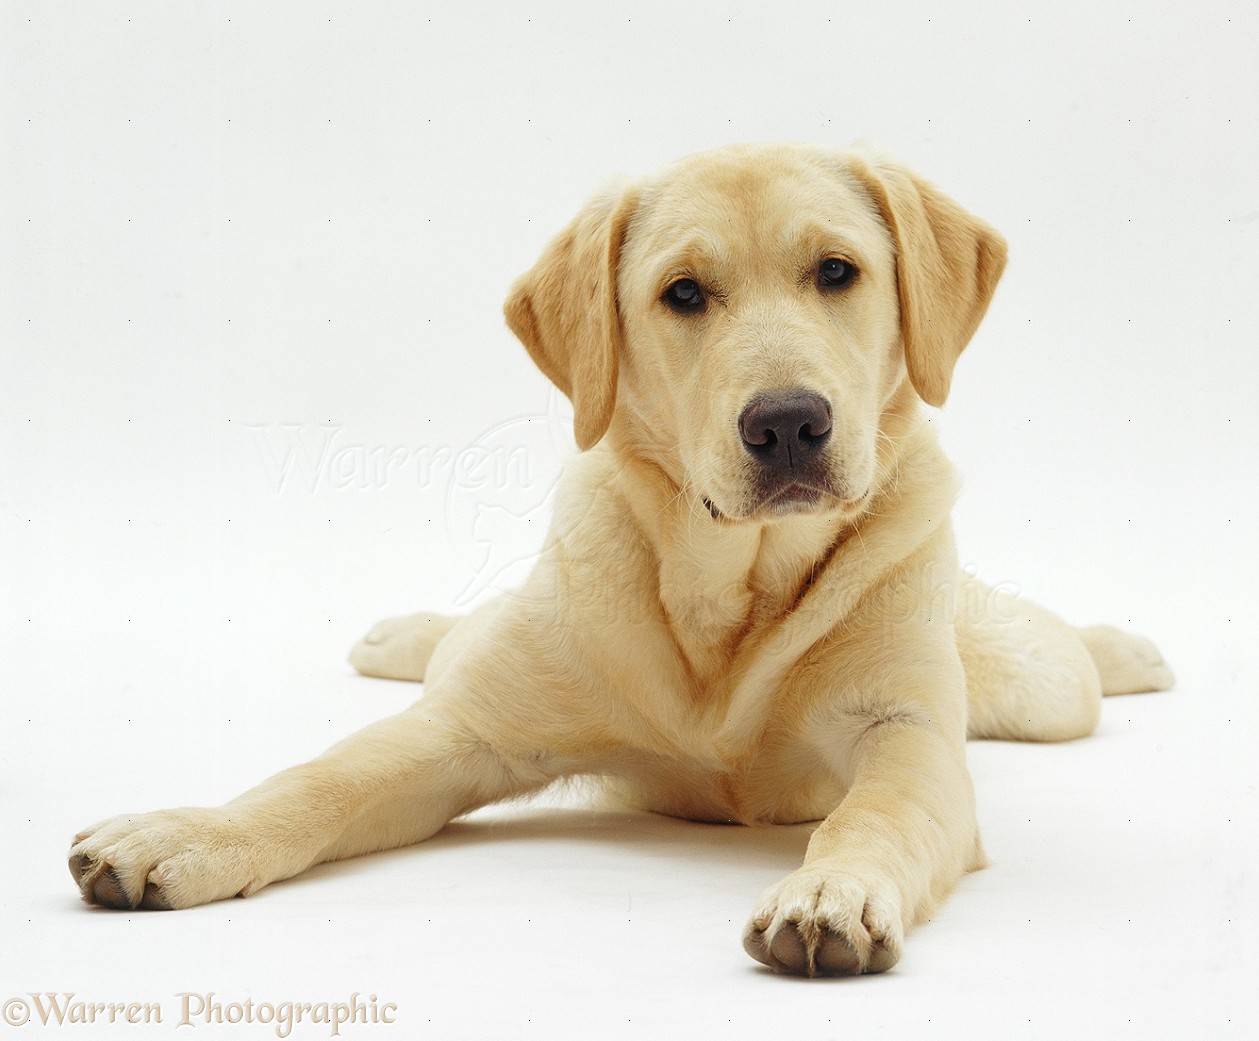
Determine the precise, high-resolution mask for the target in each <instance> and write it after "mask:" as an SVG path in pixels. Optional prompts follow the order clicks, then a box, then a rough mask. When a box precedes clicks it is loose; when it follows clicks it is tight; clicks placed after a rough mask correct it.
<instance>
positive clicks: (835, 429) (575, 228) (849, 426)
mask: <svg viewBox="0 0 1259 1041" xmlns="http://www.w3.org/2000/svg"><path fill="white" fill-rule="evenodd" d="M1005 259H1006V248H1005V243H1004V242H1003V240H1002V239H1001V237H1000V236H999V235H998V234H997V233H996V232H995V231H993V229H992V228H990V227H988V225H987V224H985V223H984V222H982V221H981V220H979V219H977V218H976V217H974V216H972V215H971V214H970V213H968V212H966V211H965V210H964V209H962V208H961V207H960V206H958V205H957V204H956V203H954V202H953V201H952V200H950V199H949V198H947V197H946V196H944V195H943V194H941V193H940V192H939V191H937V190H936V189H935V188H933V187H931V186H930V185H929V184H927V183H926V182H924V181H923V180H921V179H920V178H919V177H917V176H916V175H914V174H913V173H910V172H909V171H908V170H906V169H904V168H903V167H901V166H899V165H897V164H895V163H893V162H890V161H887V160H884V159H882V158H878V157H874V156H867V155H864V154H854V153H837V152H834V151H831V150H826V149H820V148H808V147H799V146H786V147H784V146H744V147H732V148H727V149H723V150H720V151H717V152H713V153H709V154H704V155H698V156H693V157H691V158H688V159H684V160H682V161H681V162H679V163H677V164H676V165H674V166H672V167H670V168H669V169H667V170H665V171H664V172H663V173H662V174H660V175H658V176H655V177H652V178H648V179H646V180H643V181H641V182H639V183H636V184H633V185H631V186H629V187H626V188H624V189H622V190H618V191H615V192H611V193H609V194H606V195H604V196H602V197H600V198H597V199H595V200H594V201H593V202H591V203H590V204H589V205H588V206H587V207H586V208H585V209H584V210H583V211H582V212H581V213H580V214H579V215H578V217H577V218H576V220H575V221H574V222H573V223H572V224H571V225H570V226H569V227H568V228H567V229H566V230H565V231H564V232H563V233H562V234H561V235H560V236H559V237H558V238H556V239H555V240H554V241H553V242H552V243H551V244H550V245H549V246H548V248H547V249H546V252H545V253H544V254H543V256H542V259H541V260H540V261H539V262H538V264H537V265H536V266H535V267H534V268H533V270H532V271H530V272H529V273H527V274H526V275H525V276H524V277H523V278H521V279H520V281H519V282H517V284H516V285H515V287H514V288H513V290H512V292H511V296H510V299H509V300H508V301H507V306H506V313H507V321H508V324H509V325H510V326H511V328H512V330H513V331H514V332H515V333H516V335H517V336H518V337H519V338H520V339H521V340H522V341H523V343H524V345H525V347H526V348H527V349H528V350H529V353H530V354H531V355H532V357H533V359H534V360H535V361H536V362H537V364H538V365H539V366H540V367H541V369H542V371H543V372H544V373H545V374H546V375H547V376H548V377H549V378H550V379H551V380H553V381H554V382H555V383H556V384H557V385H558V386H559V388H560V389H561V390H562V391H563V392H564V393H565V394H567V395H568V396H569V397H570V398H571V399H572V404H573V410H574V417H575V419H574V422H575V432H576V437H577V442H578V445H579V446H580V447H581V448H582V449H583V450H584V451H583V452H582V454H581V455H579V456H578V458H577V459H576V460H575V462H574V463H573V464H572V465H571V467H570V469H569V470H568V472H567V474H566V476H565V479H564V482H563V484H562V486H561V490H560V493H559V496H558V499H557V503H556V508H555V515H554V521H553V523H552V526H551V531H550V533H549V535H548V538H547V542H546V547H545V550H544V552H543V554H542V556H541V558H540V560H539V562H538V563H537V565H536V567H535V568H534V570H533V572H532V574H531V576H530V577H529V579H528V580H527V582H526V583H525V585H524V587H523V589H522V590H521V591H520V592H519V593H518V594H516V595H512V596H508V597H504V598H502V599H500V600H499V601H497V602H495V603H493V604H490V605H488V606H486V607H483V608H481V609H478V610H477V611H475V612H473V614H471V615H470V616H469V617H467V618H464V619H459V620H456V619H452V618H443V617H440V616H437V615H433V614H418V615H414V616H411V617H408V618H400V619H391V620H388V621H385V622H382V623H381V624H380V625H379V626H377V627H376V628H375V629H374V630H373V631H372V632H371V633H369V634H368V636H367V637H366V638H365V639H364V640H363V641H362V642H361V643H360V644H359V645H358V646H357V647H356V648H355V649H354V650H353V652H352V655H351V660H352V661H353V663H354V665H355V666H356V667H357V668H358V670H359V671H360V672H363V673H367V674H369V675H377V676H387V677H393V678H400V679H410V680H423V681H424V682H425V684H426V686H427V690H426V692H425V696H424V698H423V699H422V700H421V701H419V702H418V703H417V704H416V705H415V706H414V707H413V708H411V709H409V710H408V711H406V712H403V713H402V714H400V715H398V716H395V717H393V718H391V719H386V720H383V721H382V722H380V723H377V724H375V725H373V726H370V727H368V728H366V729H365V730H363V731H361V732H359V733H358V734H355V735H354V736H352V737H350V738H348V739H347V740H345V741H343V742H341V743H340V744H338V745H335V746H334V747H333V748H331V749H330V750H329V751H328V752H327V753H326V754H324V755H323V756H321V757H320V758H319V759H316V760H314V761H313V762H310V763H306V764H305V765H302V766H297V767H294V768H293V769H290V770H287V771H285V772H283V773H280V774H278V775H276V776H275V777H273V778H271V779H270V780H267V781H264V782H263V783H262V784H261V785H259V786H258V787H256V788H254V789H252V790H251V791H248V792H246V793H245V794H244V795H242V796H240V797H239V798H237V799H235V800H234V801H232V802H231V803H228V804H227V805H226V806H223V807H220V808H217V809H180V810H165V811H160V812H156V813H149V814H143V815H138V816H126V817H115V818H113V819H111V820H107V821H104V822H103V823H101V824H98V825H96V826H95V827H93V828H89V829H88V830H87V831H84V832H82V833H80V834H79V835H78V836H76V838H75V843H74V846H73V848H72V849H71V851H70V868H71V872H72V873H73V875H74V879H75V881H76V882H77V883H78V885H79V887H80V889H81V890H82V892H83V896H84V898H85V899H86V900H87V901H88V902H90V903H95V904H102V905H105V906H107V907H121V908H135V907H148V908H182V907H189V906H191V905H194V904H201V903H205V902H207V901H211V900H220V899H222V898H224V897H229V896H237V895H241V896H244V895H248V894H250V893H254V892H257V891H258V890H259V889H260V888H262V887H263V886H265V885H267V884H268V883H271V882H275V881H278V880H280V879H284V878H289V877H291V876H293V875H296V874H298V873H300V872H302V871H305V870H306V869H307V868H309V867H311V866H312V865H315V864H319V863H321V862H323V861H329V860H339V859H341V858H344V857H353V856H357V855H358V854H361V853H368V852H371V851H373V850H382V849H389V848H392V847H397V846H403V845H406V844H408V843H414V842H419V841H420V840H422V839H425V838H428V837H429V836H430V835H432V834H434V833H435V832H437V831H438V830H439V829H441V828H442V826H443V825H445V824H446V822H447V821H449V820H451V819H452V818H454V817H457V816H459V815H460V814H463V813H467V812H468V811H470V810H472V809H474V808H475V807H478V806H483V805H485V804H487V803H491V802H494V801H495V800H499V799H504V798H506V797H509V796H517V795H521V794H522V793H527V792H532V791H537V790H538V789H541V788H543V787H545V786H546V785H548V784H550V783H551V782H552V781H555V780H556V779H557V778H562V777H566V776H571V775H592V776H597V777H600V778H603V779H605V780H606V782H607V783H608V784H609V785H610V786H611V787H612V788H614V789H615V790H616V791H618V792H619V793H620V794H622V795H624V796H626V797H628V798H630V799H632V800H633V801H634V802H635V803H636V804H637V805H639V806H641V807H645V808H649V809H652V810H655V811H658V812H660V813H666V814H674V815H677V816H681V817H689V818H693V819H697V820H704V821H737V822H742V823H746V824H769V823H780V822H798V821H815V820H817V821H821V823H820V824H819V825H818V827H817V829H816V831H815V832H814V833H813V836H812V839H811V841H810V843H809V847H808V853H807V855H806V857H805V860H804V864H803V865H802V866H801V867H800V868H799V869H798V870H796V871H794V872H792V873H791V874H789V875H788V876H787V877H786V878H784V879H783V880H782V881H781V882H780V883H779V884H778V885H776V886H774V887H773V888H772V889H770V890H769V892H767V893H765V894H764V895H763V896H762V897H761V899H760V901H759V902H758V903H757V904H756V905H755V909H754V911H753V913H752V917H751V919H750V921H749V922H748V924H747V928H746V931H745V933H744V941H743V942H744V947H745V948H746V950H747V952H748V953H749V954H750V955H751V956H752V957H753V958H755V959H757V960H758V961H760V962H763V963H764V964H766V965H768V966H770V967H771V968H773V969H776V970H778V971H781V972H787V973H798V974H802V975H809V976H813V975H834V974H849V973H860V972H881V971H883V970H885V969H888V968H890V967H891V966H892V965H893V964H895V962H896V960H897V958H898V957H900V953H901V946H902V938H903V936H904V934H905V931H906V930H907V929H908V928H909V927H910V926H911V925H912V924H913V923H914V922H915V921H916V920H919V919H921V918H923V917H924V916H925V915H926V914H927V913H928V912H929V910H930V909H931V908H932V907H933V906H934V905H935V904H936V903H937V901H939V900H941V899H942V898H943V897H944V896H945V895H946V894H948V892H949V891H950V889H952V888H953V886H954V885H955V884H956V882H957V881H958V879H959V878H960V877H961V876H962V874H963V873H964V872H966V871H968V870H970V869H973V868H975V867H977V866H980V865H981V864H982V863H983V853H982V851H981V848H980V843H979V836H978V833H977V830H976V822H975V803H974V795H973V791H972V787H971V779H970V776H969V774H968V773H967V768H966V757H965V747H964V746H965V741H966V738H967V736H968V735H969V736H971V737H996V738H1015V739H1021V740H1035V741H1060V740H1066V739H1070V738H1075V737H1081V736H1083V735H1085V734H1088V733H1089V732H1090V731H1091V730H1092V729H1093V727H1094V725H1095V724H1096V722H1097V718H1098V710H1099V700H1100V697H1101V695H1102V694H1112V693H1121V692H1129V691H1137V690H1153V689H1162V688H1165V687H1167V686H1169V685H1170V683H1171V676H1170V673H1169V672H1168V670H1167V668H1166V666H1165V665H1164V664H1163V663H1162V661H1161V660H1160V658H1159V656H1158V653H1157V652H1156V651H1155V650H1154V648H1153V647H1152V646H1151V645H1150V644H1149V643H1147V642H1146V641H1144V640H1142V639H1139V638H1137V637H1134V636H1130V635H1126V634H1124V633H1121V632H1119V631H1118V630H1116V629H1112V628H1109V627H1101V628H1095V629H1085V630H1080V629H1074V628H1072V627H1070V626H1068V625H1066V624H1065V623H1064V622H1062V621H1060V620H1058V619H1057V618H1056V617H1055V616H1054V615H1052V614H1050V613H1049V612H1048V611H1045V610H1044V609H1042V608H1039V607H1037V606H1035V605H1034V604H1030V603H1027V602H1026V601H1023V600H1018V599H1015V598H1013V597H1009V596H1004V595H998V594H997V593H996V592H994V591H992V590H990V589H988V588H986V587H984V586H982V585H981V584H980V583H978V582H977V581H975V580H973V579H971V578H969V577H967V576H965V575H961V574H959V570H958V563H957V559H956V555H955V550H954V545H953V536H952V534H951V532H950V528H949V510H950V507H951V505H952V503H953V499H954V495H955V492H956V481H955V478H954V473H953V470H952V469H951V468H950V466H949V463H948V462H947V461H946V459H945V458H944V456H943V455H942V454H941V451H940V448H939V446H938V445H937V443H936V439H935V437H934V436H933V434H932V431H931V428H930V426H929V425H928V423H927V422H926V420H925V418H924V410H923V402H925V403H926V404H928V405H935V406H939V405H941V404H943V403H944V400H945V398H946V396H947V395H948V391H949V384H950V380H951V378H952V375H953V367H954V363H955V362H956V361H957V358H958V355H959V354H960V353H961V351H962V349H963V348H964V347H965V346H966V343H967V341H968V340H969V339H970V338H971V335H972V334H973V333H974V331H975V328H976V326H977V325H978V324H979V321H980V319H981V317H982V316H983V314H984V311H985V310H986V309H987V306H988V302H989V299H990V298H991V296H992V293H993V290H994V288H995V287H996V284H997V280H998V278H999V277H1000V275H1001V272H1002V268H1003V267H1004V265H1005Z"/></svg>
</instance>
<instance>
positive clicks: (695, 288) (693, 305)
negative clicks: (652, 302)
mask: <svg viewBox="0 0 1259 1041" xmlns="http://www.w3.org/2000/svg"><path fill="white" fill-rule="evenodd" d="M664 301H665V303H666V304H668V305H669V306H670V307H672V308H673V309H674V310H675V311H698V310H699V309H700V308H701V307H703V306H704V291H703V290H702V289H701V288H700V287H699V283H698V282H696V281H695V279H693V278H679V279H678V280H677V281H676V282H674V283H672V284H671V285H670V286H669V288H668V289H666V290H665V291H664Z"/></svg>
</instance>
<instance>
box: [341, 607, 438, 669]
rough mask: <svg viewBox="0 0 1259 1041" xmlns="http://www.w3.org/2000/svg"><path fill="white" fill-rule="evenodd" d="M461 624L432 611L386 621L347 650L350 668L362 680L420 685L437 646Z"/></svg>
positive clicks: (373, 628) (377, 624)
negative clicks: (409, 681)
mask: <svg viewBox="0 0 1259 1041" xmlns="http://www.w3.org/2000/svg"><path fill="white" fill-rule="evenodd" d="M461 621H463V619H462V618H457V617H452V616H450V615H441V614H434V613H433V612H432V611H421V612H420V613H419V614H412V615H405V616H403V617H400V618H386V619H385V620H384V621H381V622H377V623H376V624H375V625H374V626H372V629H371V631H370V632H369V633H368V634H367V635H366V636H364V637H363V638H362V639H361V640H359V642H358V643H356V644H355V645H354V647H353V648H352V649H351V650H350V664H351V665H353V666H354V668H355V669H357V670H358V671H359V672H361V673H362V674H363V675H364V676H379V677H381V678H382V679H387V680H415V681H416V682H420V681H422V680H423V679H424V676H425V673H426V672H427V670H428V664H429V660H430V659H431V658H432V657H433V652H434V651H435V650H436V649H437V645H438V644H439V643H440V642H441V641H442V639H443V638H444V637H445V636H446V634H447V633H449V632H450V631H451V629H453V628H454V627H455V625H456V624H458V623H459V622H461Z"/></svg>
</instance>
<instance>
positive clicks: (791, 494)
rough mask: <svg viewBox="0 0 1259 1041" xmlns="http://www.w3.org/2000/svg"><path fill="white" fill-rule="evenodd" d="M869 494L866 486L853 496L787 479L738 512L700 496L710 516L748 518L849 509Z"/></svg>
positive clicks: (863, 502) (714, 517)
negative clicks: (859, 493) (729, 510)
mask: <svg viewBox="0 0 1259 1041" xmlns="http://www.w3.org/2000/svg"><path fill="white" fill-rule="evenodd" d="M869 497H870V493H869V491H868V490H867V491H865V492H862V494H861V495H858V496H856V497H849V496H845V495H843V494H841V493H840V492H839V491H837V490H835V489H833V488H829V487H823V486H821V485H817V484H811V483H806V482H802V481H788V482H785V483H783V484H781V485H779V486H778V487H776V488H774V489H772V490H768V491H763V492H761V494H760V495H758V496H757V498H756V499H755V500H754V501H753V502H752V503H750V504H749V505H748V506H747V507H746V508H745V509H743V510H742V511H740V512H739V513H735V512H733V511H731V512H727V511H726V510H724V509H722V508H721V507H719V506H718V505H717V504H716V503H715V502H714V501H713V500H712V499H710V498H709V497H708V496H703V497H702V498H703V503H704V508H705V509H706V510H708V512H709V514H710V515H711V516H712V518H713V520H722V521H747V520H762V519H763V520H769V519H772V518H775V517H787V516H791V515H793V514H801V513H820V512H824V511H832V510H838V511H840V512H843V513H852V512H855V511H856V510H858V509H860V508H861V507H862V506H863V505H864V504H865V502H866V501H867V499H869Z"/></svg>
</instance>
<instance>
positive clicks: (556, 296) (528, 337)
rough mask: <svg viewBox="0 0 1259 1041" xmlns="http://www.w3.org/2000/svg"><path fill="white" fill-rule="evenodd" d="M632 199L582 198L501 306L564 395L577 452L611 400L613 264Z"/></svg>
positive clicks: (608, 417) (608, 413) (608, 415)
mask: <svg viewBox="0 0 1259 1041" xmlns="http://www.w3.org/2000/svg"><path fill="white" fill-rule="evenodd" d="M636 202H637V196H636V193H634V192H632V191H629V190H626V191H618V192H614V193H611V194H608V195H604V196H601V197H599V198H597V199H594V200H593V201H591V202H590V203H588V204H587V205H586V207H585V209H583V210H582V211H581V213H580V214H578V215H577V219H576V220H574V221H573V223H572V224H570V225H569V226H568V227H567V228H566V229H565V230H564V231H563V232H561V233H560V234H559V235H558V236H556V238H555V239H553V240H552V242H551V243H550V245H548V246H547V248H546V250H545V252H543V254H542V258H541V259H540V260H539V261H538V262H537V263H536V264H535V265H534V266H533V268H532V270H530V271H529V272H528V273H526V274H525V275H522V276H521V277H520V278H519V279H517V280H516V284H515V285H514V286H512V290H511V293H510V294H509V295H508V297H507V303H506V304H505V305H504V307H503V312H504V314H505V315H506V317H507V325H508V326H509V327H510V329H511V331H512V332H514V333H515V334H516V336H517V337H518V338H519V339H520V342H521V343H523V344H524V345H525V348H526V349H527V350H528V351H529V355H530V357H532V358H533V360H534V362H535V363H536V364H537V366H538V368H539V369H541V370H542V372H543V373H544V374H545V375H546V377H547V378H548V379H549V380H550V381H551V382H552V383H554V384H555V385H556V386H557V387H559V388H560V390H562V391H563V392H564V393H565V394H567V395H568V398H569V400H570V401H572V403H573V433H574V435H575V436H576V438H577V446H578V447H579V448H581V449H583V450H584V449H587V448H590V447H592V446H593V445H594V444H595V443H596V442H597V441H598V440H599V438H601V437H602V436H603V435H604V433H605V431H607V429H608V424H609V423H611V422H612V409H613V406H615V404H616V376H617V360H618V358H619V356H620V353H621V316H620V313H619V311H618V310H617V302H616V269H617V263H618V261H619V260H620V256H621V247H622V245H623V244H624V241H625V229H626V227H627V226H628V224H629V221H630V218H631V217H632V216H633V213H634V208H635V205H636Z"/></svg>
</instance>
